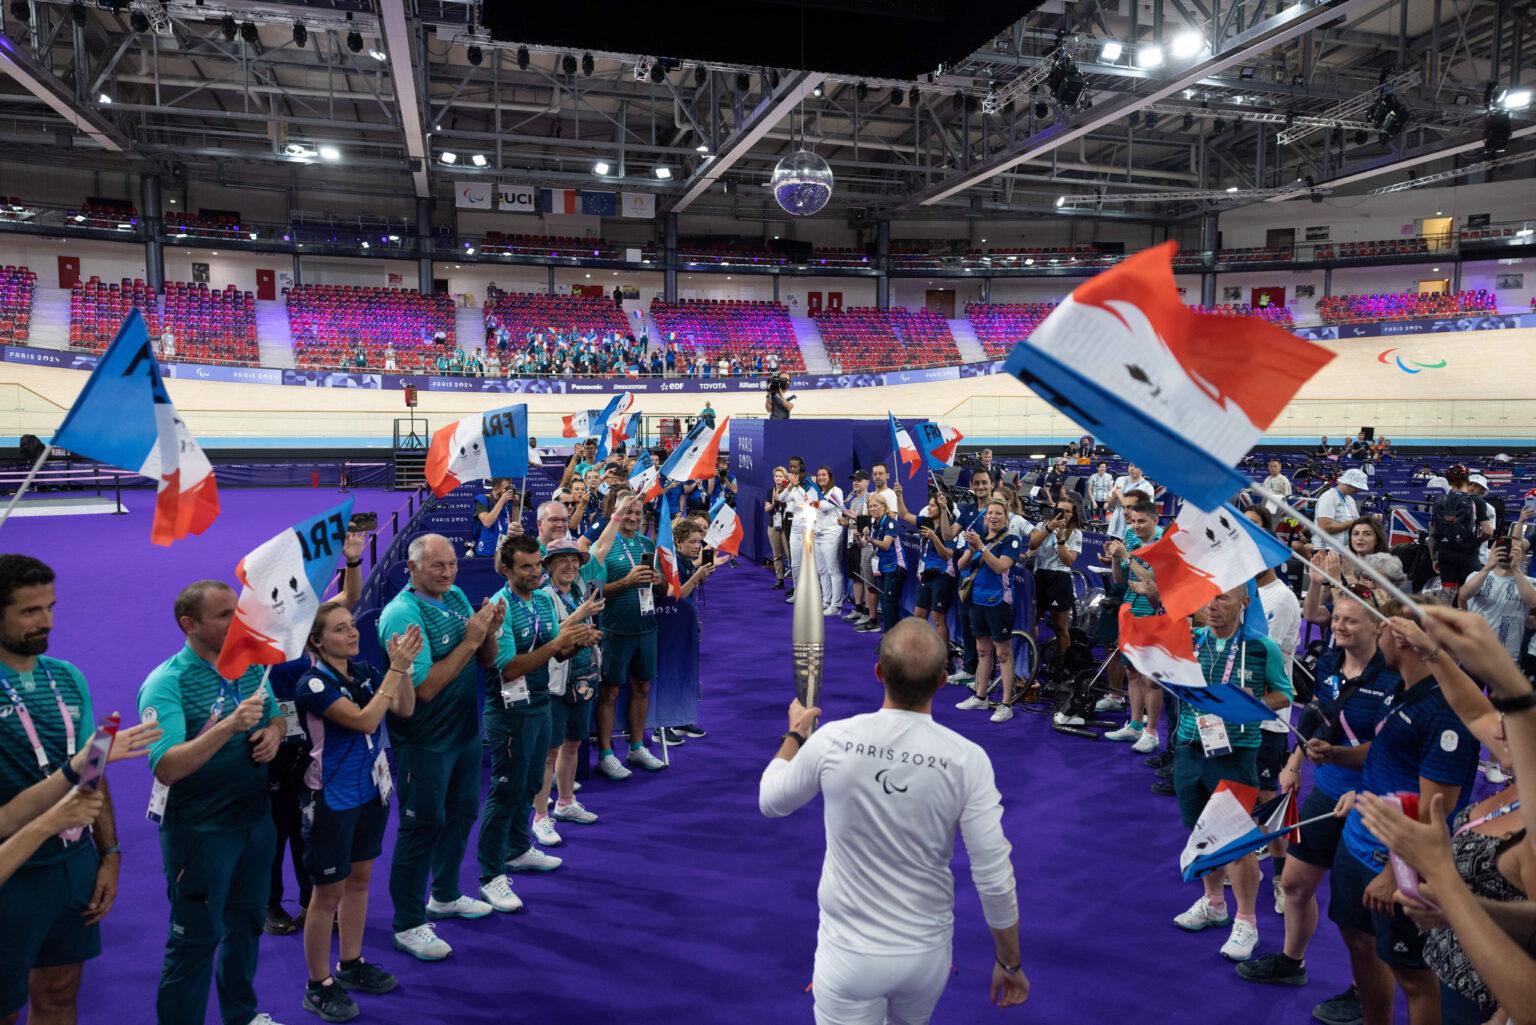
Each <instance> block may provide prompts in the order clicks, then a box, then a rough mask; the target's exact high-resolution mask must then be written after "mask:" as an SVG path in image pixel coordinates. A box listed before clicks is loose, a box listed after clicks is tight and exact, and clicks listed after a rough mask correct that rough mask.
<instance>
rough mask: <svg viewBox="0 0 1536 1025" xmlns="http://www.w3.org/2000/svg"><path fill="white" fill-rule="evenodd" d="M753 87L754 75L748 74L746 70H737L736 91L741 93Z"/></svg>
mask: <svg viewBox="0 0 1536 1025" xmlns="http://www.w3.org/2000/svg"><path fill="white" fill-rule="evenodd" d="M751 88H752V76H751V75H749V74H747V73H746V72H745V71H738V72H736V91H737V92H739V93H744V92H747V91H748V90H750V89H751Z"/></svg>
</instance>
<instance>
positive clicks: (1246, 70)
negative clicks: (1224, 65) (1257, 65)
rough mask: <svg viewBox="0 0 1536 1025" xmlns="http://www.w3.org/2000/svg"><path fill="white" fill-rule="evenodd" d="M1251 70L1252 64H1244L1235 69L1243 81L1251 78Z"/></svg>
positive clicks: (1252, 69)
mask: <svg viewBox="0 0 1536 1025" xmlns="http://www.w3.org/2000/svg"><path fill="white" fill-rule="evenodd" d="M1253 71H1254V68H1253V65H1251V64H1245V65H1243V66H1242V67H1240V68H1238V69H1237V77H1238V78H1240V79H1242V80H1243V81H1244V82H1246V81H1248V80H1249V79H1251V78H1253Z"/></svg>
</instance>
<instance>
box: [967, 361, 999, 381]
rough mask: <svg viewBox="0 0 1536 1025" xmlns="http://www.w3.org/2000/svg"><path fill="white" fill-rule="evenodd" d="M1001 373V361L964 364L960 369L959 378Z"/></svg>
mask: <svg viewBox="0 0 1536 1025" xmlns="http://www.w3.org/2000/svg"><path fill="white" fill-rule="evenodd" d="M1002 372H1003V361H1002V360H994V361H992V362H991V363H966V364H963V365H962V366H961V367H960V376H961V377H986V376H987V375H988V374H1001V373H1002Z"/></svg>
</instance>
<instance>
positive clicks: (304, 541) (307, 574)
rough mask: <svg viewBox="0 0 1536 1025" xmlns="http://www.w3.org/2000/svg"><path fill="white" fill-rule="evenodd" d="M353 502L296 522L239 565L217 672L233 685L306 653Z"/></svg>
mask: <svg viewBox="0 0 1536 1025" xmlns="http://www.w3.org/2000/svg"><path fill="white" fill-rule="evenodd" d="M351 516H352V499H350V498H349V499H347V500H346V501H345V502H342V503H341V504H340V505H337V506H334V507H332V508H330V509H327V510H326V511H325V512H323V513H321V514H320V515H318V516H314V517H311V518H310V519H307V520H302V521H300V522H299V523H295V524H294V525H293V526H292V527H289V528H288V529H287V530H285V531H283V532H282V533H281V534H279V535H277V536H276V537H274V538H272V540H270V541H267V542H266V543H264V544H262V545H261V546H260V547H258V548H257V549H256V550H255V551H253V552H251V553H250V554H249V555H247V556H246V557H245V558H243V559H241V560H240V565H238V566H236V567H235V576H236V577H238V578H239V580H240V583H241V590H240V600H239V602H238V603H237V604H236V605H235V617H234V619H233V620H231V621H230V624H229V633H228V634H226V635H225V637H224V647H223V648H222V649H220V651H219V660H218V664H217V666H216V667H215V668H216V669H217V670H218V673H219V675H220V676H223V677H224V678H225V679H229V680H233V679H235V678H236V677H238V676H239V675H240V674H241V673H243V672H245V671H246V669H248V668H250V667H251V666H253V665H256V666H269V665H276V664H278V663H279V662H289V661H292V660H293V659H296V658H298V657H299V656H300V655H302V654H303V653H304V642H305V641H306V640H307V639H308V638H309V628H310V624H312V623H313V622H314V619H315V612H316V610H318V609H319V608H320V602H321V595H323V594H324V593H325V586H326V584H327V583H328V582H329V580H330V578H331V575H332V574H333V573H335V572H336V560H337V559H338V558H339V557H340V556H341V546H342V544H343V542H345V541H346V539H347V523H348V522H349V520H350V519H351Z"/></svg>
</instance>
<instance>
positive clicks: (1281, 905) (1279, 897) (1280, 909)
mask: <svg viewBox="0 0 1536 1025" xmlns="http://www.w3.org/2000/svg"><path fill="white" fill-rule="evenodd" d="M1275 914H1277V915H1283V914H1285V887H1283V886H1281V885H1280V880H1278V879H1276V880H1275Z"/></svg>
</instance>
